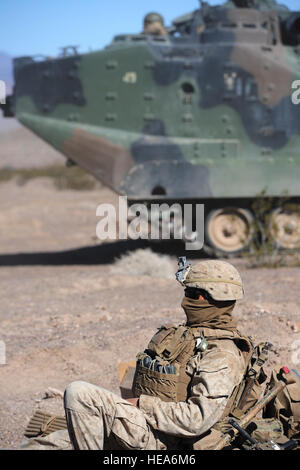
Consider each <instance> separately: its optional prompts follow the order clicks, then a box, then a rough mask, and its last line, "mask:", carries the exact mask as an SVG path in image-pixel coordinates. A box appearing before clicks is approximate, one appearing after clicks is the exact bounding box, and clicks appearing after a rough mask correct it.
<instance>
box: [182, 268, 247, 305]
mask: <svg viewBox="0 0 300 470" xmlns="http://www.w3.org/2000/svg"><path fill="white" fill-rule="evenodd" d="M182 285H183V286H185V287H194V288H197V289H203V290H205V291H206V292H208V293H209V295H210V296H211V297H212V298H213V299H214V300H239V299H242V298H243V296H244V288H243V282H242V279H241V276H240V273H239V272H238V270H237V269H236V268H235V267H234V266H232V264H230V263H227V262H226V261H220V260H206V261H201V262H200V263H197V264H196V265H195V266H188V267H187V269H186V272H185V275H184V278H183V280H182Z"/></svg>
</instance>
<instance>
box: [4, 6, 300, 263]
mask: <svg viewBox="0 0 300 470" xmlns="http://www.w3.org/2000/svg"><path fill="white" fill-rule="evenodd" d="M298 29H299V30H298ZM298 33H299V36H298ZM14 70H15V88H14V95H13V98H12V99H11V100H9V101H8V102H9V103H10V110H8V109H6V112H7V113H9V112H12V111H13V114H14V115H15V116H16V117H17V119H18V120H19V121H20V122H22V123H23V124H24V125H25V126H27V127H28V128H30V129H31V130H32V131H34V132H35V133H36V134H37V135H38V136H39V137H41V138H42V139H44V140H46V141H47V142H48V143H50V144H51V145H52V146H54V147H55V148H56V149H58V150H59V151H61V152H62V153H63V154H64V155H65V157H66V158H68V159H70V160H71V161H72V162H74V163H76V164H78V165H79V166H81V167H82V168H84V169H85V170H87V171H88V172H90V173H92V174H93V175H94V176H95V177H96V178H98V179H99V180H101V181H102V182H103V183H104V184H106V185H108V186H110V187H111V188H112V189H113V190H114V191H116V192H117V193H119V194H122V195H126V196H128V199H129V200H130V201H131V202H136V201H137V200H138V201H146V202H147V203H149V204H150V203H151V202H152V201H156V202H157V201H170V202H174V201H175V202H180V203H184V202H187V201H193V202H201V203H205V214H206V245H208V246H210V248H211V249H213V250H215V252H216V253H218V254H222V255H224V254H229V255H230V254H236V253H237V252H239V251H241V250H242V249H243V248H244V247H245V246H246V245H247V244H248V243H249V239H250V236H251V235H250V233H251V224H252V219H253V214H251V202H252V201H253V198H255V197H256V196H257V195H258V194H260V193H261V192H262V191H263V190H265V192H266V194H267V195H268V196H271V197H272V198H274V200H276V199H277V198H280V197H281V196H282V194H283V193H284V192H288V195H289V197H290V198H291V200H293V202H296V203H298V202H299V197H300V185H299V177H300V152H299V148H300V119H299V118H300V106H297V105H295V104H293V102H292V100H291V93H292V91H291V90H292V88H291V87H292V83H293V82H294V80H297V79H298V78H300V13H295V12H290V11H288V10H286V9H280V8H278V9H275V10H274V9H268V8H265V9H263V10H261V9H258V8H255V7H254V8H249V7H248V6H246V7H242V8H237V7H236V6H235V5H231V4H230V2H229V4H228V5H226V6H217V7H209V6H208V5H203V6H202V8H200V9H199V10H196V11H195V12H193V13H191V14H188V15H186V16H185V17H182V18H179V19H177V20H175V21H174V22H173V26H172V27H171V28H169V29H168V30H167V31H166V34H165V35H154V34H145V33H143V34H134V35H132V34H130V35H119V36H116V37H115V38H114V39H113V41H112V43H111V44H110V45H109V46H107V47H106V48H105V49H103V50H99V51H96V52H91V53H87V54H78V53H77V51H76V50H75V49H74V50H71V51H67V50H66V51H65V54H64V55H63V56H62V57H58V58H56V59H47V58H45V59H44V60H36V59H35V58H34V57H22V58H18V59H15V61H14ZM272 220H275V221H276V223H278V224H280V230H276V231H275V235H274V238H275V241H276V242H277V243H278V244H280V245H281V246H282V247H283V248H296V247H299V245H300V227H299V226H300V217H299V215H298V211H297V210H295V211H290V210H289V211H287V210H285V209H284V208H282V209H281V210H280V211H279V212H278V211H277V212H275V213H274V214H273V219H272Z"/></svg>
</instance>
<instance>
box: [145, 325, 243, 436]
mask: <svg viewBox="0 0 300 470" xmlns="http://www.w3.org/2000/svg"><path fill="white" fill-rule="evenodd" d="M216 331H218V330H216ZM245 368H246V364H245V360H244V358H243V356H242V353H241V352H240V350H239V349H238V348H237V346H236V345H235V343H234V342H233V341H231V340H227V339H222V340H214V341H211V342H210V343H209V347H208V349H207V350H206V351H205V353H198V354H197V355H196V356H193V357H192V358H191V359H190V361H189V362H188V363H187V369H186V371H187V373H188V374H189V375H190V376H191V377H192V382H191V393H190V398H189V399H188V400H187V401H185V402H183V401H181V402H177V403H175V402H164V401H162V400H160V399H159V398H157V397H152V396H147V395H141V396H140V398H139V408H140V409H141V410H142V411H143V412H144V413H145V415H146V419H147V422H148V423H149V424H150V425H151V427H152V428H153V429H155V430H158V431H161V432H163V433H166V434H168V435H170V436H174V437H181V438H193V437H197V436H201V435H202V434H203V433H205V432H206V431H208V430H209V429H210V428H211V427H212V426H213V425H214V424H215V423H217V422H218V421H219V420H220V418H221V416H222V414H223V412H224V409H225V406H226V403H227V400H228V398H229V397H230V395H231V394H232V392H233V389H234V387H235V386H236V385H238V384H239V383H240V381H241V380H242V377H243V375H244V372H245Z"/></svg>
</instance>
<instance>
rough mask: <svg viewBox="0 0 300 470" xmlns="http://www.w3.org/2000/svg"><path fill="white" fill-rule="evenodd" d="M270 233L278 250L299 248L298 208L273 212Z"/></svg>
mask: <svg viewBox="0 0 300 470" xmlns="http://www.w3.org/2000/svg"><path fill="white" fill-rule="evenodd" d="M270 233H271V236H272V238H273V240H274V241H275V242H276V244H277V245H278V246H279V247H280V248H285V249H295V248H300V207H299V209H295V210H288V209H276V210H274V211H273V212H272V214H271V217H270Z"/></svg>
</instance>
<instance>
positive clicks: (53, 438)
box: [24, 381, 166, 450]
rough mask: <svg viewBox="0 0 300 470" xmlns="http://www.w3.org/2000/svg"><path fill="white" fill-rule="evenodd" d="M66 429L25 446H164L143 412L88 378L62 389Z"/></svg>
mask: <svg viewBox="0 0 300 470" xmlns="http://www.w3.org/2000/svg"><path fill="white" fill-rule="evenodd" d="M64 405H65V411H66V417H67V422H68V431H69V432H68V431H67V430H63V431H56V432H54V433H52V434H49V435H48V436H46V437H40V438H34V439H31V440H30V442H28V443H26V445H25V446H24V448H26V449H28V450H37V449H38V450H50V449H53V450H55V449H57V450H59V449H63V450H71V449H80V450H101V449H104V450H120V449H136V450H158V449H159V450H163V449H166V446H165V445H164V444H163V443H162V442H161V441H160V440H159V439H158V438H157V436H156V435H155V433H154V431H153V430H152V428H151V427H150V426H149V424H148V423H147V421H146V416H145V414H144V413H143V412H142V411H141V410H139V409H138V408H137V407H135V406H134V405H132V404H131V403H129V402H128V401H126V400H124V399H122V398H120V397H119V396H118V395H115V394H114V393H111V392H109V391H107V390H105V389H103V388H101V387H97V386H96V385H92V384H89V383H87V382H80V381H78V382H72V383H71V384H70V385H68V387H67V388H66V391H65V396H64Z"/></svg>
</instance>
